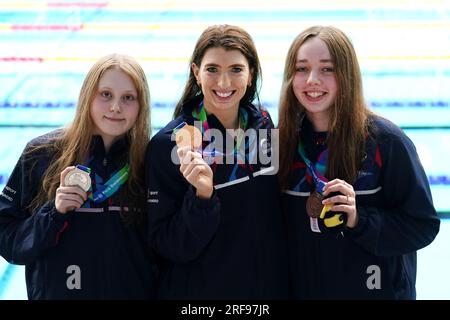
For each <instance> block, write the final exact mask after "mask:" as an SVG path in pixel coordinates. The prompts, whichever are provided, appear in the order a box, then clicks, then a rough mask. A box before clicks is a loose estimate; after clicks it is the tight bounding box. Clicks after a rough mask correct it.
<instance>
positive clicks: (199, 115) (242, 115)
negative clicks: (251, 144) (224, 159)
mask: <svg viewBox="0 0 450 320" xmlns="http://www.w3.org/2000/svg"><path fill="white" fill-rule="evenodd" d="M192 116H193V117H194V119H196V120H197V121H200V123H201V128H202V135H203V134H204V133H205V132H206V131H207V130H208V129H209V124H208V118H207V114H206V110H205V107H204V104H203V100H202V101H201V102H200V103H199V105H198V106H197V107H196V108H194V110H192ZM247 126H248V113H247V111H245V110H244V109H242V108H239V130H243V131H245V130H247ZM177 128H178V127H177ZM240 132H241V131H240ZM242 140H243V136H241V135H239V136H238V138H237V141H236V145H235V147H234V150H233V152H232V153H230V154H238V153H239V148H240V146H241V143H242ZM202 155H203V156H204V157H210V158H214V157H216V156H228V154H225V153H222V152H219V151H216V150H215V149H214V150H207V151H206V150H204V151H203V152H202Z"/></svg>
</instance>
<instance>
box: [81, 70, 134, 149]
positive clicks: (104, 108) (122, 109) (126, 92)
mask: <svg viewBox="0 0 450 320" xmlns="http://www.w3.org/2000/svg"><path fill="white" fill-rule="evenodd" d="M138 114H139V101H138V94H137V90H136V87H135V85H134V83H133V81H132V80H131V78H130V77H129V76H128V75H127V74H126V73H124V72H123V71H121V70H119V69H109V70H107V71H105V73H104V74H103V76H102V77H101V78H100V81H99V83H98V89H97V93H96V94H95V97H94V99H93V101H92V104H91V108H90V115H91V118H92V121H93V123H94V128H95V129H94V134H98V135H100V136H101V137H102V138H103V142H104V144H105V147H106V149H107V150H108V149H109V147H110V146H111V145H112V143H113V142H114V141H115V140H116V139H117V138H119V137H121V136H123V135H124V134H125V133H126V132H127V131H128V130H130V129H131V128H132V127H133V125H134V124H135V122H136V119H137V116H138Z"/></svg>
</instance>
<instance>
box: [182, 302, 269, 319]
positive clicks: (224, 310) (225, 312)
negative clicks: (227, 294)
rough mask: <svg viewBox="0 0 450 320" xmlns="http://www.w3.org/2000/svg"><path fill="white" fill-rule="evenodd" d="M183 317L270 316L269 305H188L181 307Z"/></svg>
mask: <svg viewBox="0 0 450 320" xmlns="http://www.w3.org/2000/svg"><path fill="white" fill-rule="evenodd" d="M181 314H182V315H204V316H208V317H209V318H212V317H214V316H215V315H216V316H217V315H218V314H220V315H222V316H223V317H226V316H231V315H234V316H239V315H253V316H256V317H263V316H268V315H270V310H269V305H267V304H226V305H224V306H217V305H216V306H213V305H210V306H200V305H195V304H188V305H187V306H182V307H181Z"/></svg>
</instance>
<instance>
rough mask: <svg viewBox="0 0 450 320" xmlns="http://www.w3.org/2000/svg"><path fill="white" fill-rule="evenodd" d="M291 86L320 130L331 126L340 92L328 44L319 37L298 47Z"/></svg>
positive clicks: (308, 115)
mask: <svg viewBox="0 0 450 320" xmlns="http://www.w3.org/2000/svg"><path fill="white" fill-rule="evenodd" d="M295 68H296V72H295V76H294V80H293V83H292V87H293V91H294V94H295V96H296V97H297V100H298V101H299V102H300V103H301V104H302V106H303V107H305V109H306V115H307V117H308V118H309V119H310V120H311V121H312V123H313V125H314V126H315V128H316V129H317V130H318V131H326V130H327V127H328V121H329V115H330V106H331V105H332V104H333V103H334V100H335V98H336V94H337V91H338V86H337V81H336V76H335V72H334V64H333V60H332V58H331V55H330V51H329V50H328V47H327V45H326V44H325V42H324V41H323V40H321V39H320V38H318V37H313V38H310V39H308V40H306V41H305V42H304V43H303V44H302V46H301V47H300V48H299V50H298V53H297V60H296V64H295Z"/></svg>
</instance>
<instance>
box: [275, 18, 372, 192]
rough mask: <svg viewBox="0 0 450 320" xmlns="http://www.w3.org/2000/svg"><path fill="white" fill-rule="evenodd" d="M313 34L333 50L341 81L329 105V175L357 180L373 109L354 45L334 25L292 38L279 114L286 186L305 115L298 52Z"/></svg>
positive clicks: (282, 175) (282, 178) (282, 181)
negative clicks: (297, 87)
mask: <svg viewBox="0 0 450 320" xmlns="http://www.w3.org/2000/svg"><path fill="white" fill-rule="evenodd" d="M314 37H318V38H319V39H321V40H323V41H324V42H325V43H326V45H327V47H328V50H329V51H330V55H331V59H332V60H333V65H334V70H335V77H336V82H337V86H338V92H337V94H336V99H335V101H334V103H333V104H332V105H331V107H330V111H331V112H330V122H329V124H328V135H327V141H326V143H327V146H328V149H329V156H328V163H327V173H326V176H327V178H328V179H330V180H331V179H335V178H339V179H343V180H345V181H347V182H349V183H352V182H354V180H355V179H356V177H357V172H358V169H359V168H360V166H361V159H362V158H363V155H364V145H365V137H366V134H367V130H368V119H369V115H371V114H372V112H371V111H370V110H369V109H368V108H367V106H366V104H365V102H364V97H363V88H362V77H361V71H360V68H359V64H358V59H357V57H356V53H355V49H354V48H353V45H352V43H351V41H350V39H349V38H348V37H347V36H346V35H345V34H344V33H343V32H342V31H341V30H339V29H337V28H335V27H331V26H313V27H310V28H308V29H306V30H304V31H303V32H302V33H300V34H299V35H298V36H297V37H296V38H295V39H294V41H293V43H292V44H291V46H290V48H289V51H288V54H287V57H286V64H285V67H284V75H283V84H282V88H281V96H280V106H279V116H278V119H279V122H278V128H279V134H280V170H279V179H280V185H281V187H282V188H286V187H287V183H288V181H287V180H288V175H289V171H290V167H291V164H292V162H293V160H294V155H295V152H296V150H297V145H298V137H299V135H298V130H299V126H300V121H301V119H303V117H304V116H305V114H306V112H305V108H304V107H303V106H302V105H301V104H300V102H299V101H298V100H297V98H296V97H295V94H294V91H293V89H292V82H293V79H294V76H295V72H296V68H295V65H296V60H297V53H298V50H299V49H300V47H301V46H302V45H303V43H305V41H307V40H308V39H311V38H314Z"/></svg>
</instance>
